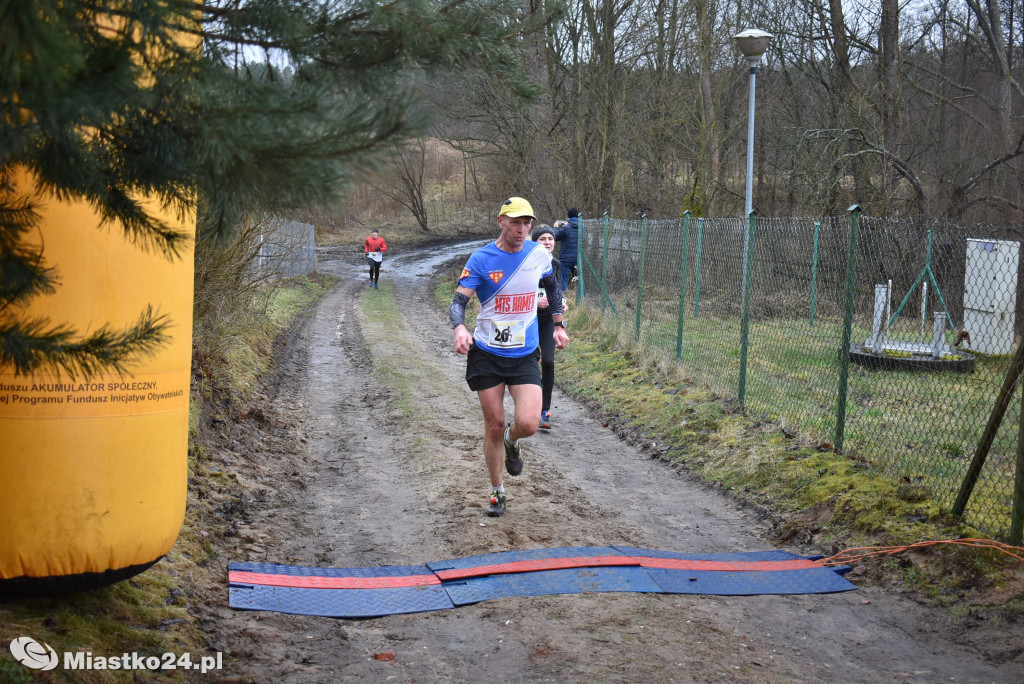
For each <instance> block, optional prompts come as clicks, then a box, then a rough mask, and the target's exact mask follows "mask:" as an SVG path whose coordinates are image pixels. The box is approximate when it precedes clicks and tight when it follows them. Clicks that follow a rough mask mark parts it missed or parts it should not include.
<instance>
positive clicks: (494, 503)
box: [486, 489, 505, 518]
mask: <svg viewBox="0 0 1024 684" xmlns="http://www.w3.org/2000/svg"><path fill="white" fill-rule="evenodd" d="M486 513H487V515H489V516H490V517H492V518H499V517H501V516H503V515H505V492H499V491H498V490H497V489H495V490H493V491H492V492H491V504H490V505H489V506H488V507H487V511H486Z"/></svg>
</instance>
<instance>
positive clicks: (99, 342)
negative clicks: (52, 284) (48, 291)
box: [0, 306, 171, 380]
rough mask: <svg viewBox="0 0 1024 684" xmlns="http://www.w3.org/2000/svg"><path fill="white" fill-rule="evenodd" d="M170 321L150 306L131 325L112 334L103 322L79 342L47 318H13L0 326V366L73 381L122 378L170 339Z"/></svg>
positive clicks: (25, 372) (67, 328) (70, 332)
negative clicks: (103, 375) (106, 375)
mask: <svg viewBox="0 0 1024 684" xmlns="http://www.w3.org/2000/svg"><path fill="white" fill-rule="evenodd" d="M170 325H171V320H170V317H169V316H167V315H159V316H158V315H156V314H155V313H154V312H153V308H152V306H150V307H147V308H146V310H145V311H144V312H143V314H142V315H141V316H140V317H139V320H138V322H137V323H135V325H133V326H130V327H128V328H125V329H124V330H122V331H120V332H116V331H114V330H112V329H111V327H110V326H109V325H105V326H103V327H102V328H101V329H100V330H98V331H96V332H95V333H93V334H92V335H89V336H88V337H85V338H84V339H79V340H75V339H74V332H73V331H72V330H71V329H70V328H69V327H68V326H64V325H58V326H53V327H49V326H50V321H49V320H48V319H46V318H36V319H33V320H28V321H13V322H11V323H8V324H7V325H0V367H4V366H6V367H8V368H13V369H14V374H15V375H30V374H33V373H40V372H42V373H53V374H55V375H58V376H59V375H61V374H62V373H66V374H67V375H68V376H69V377H70V378H71V379H72V380H74V379H77V378H78V377H79V376H81V377H82V378H83V379H85V380H89V379H91V378H93V377H96V376H97V375H99V374H101V373H117V374H118V375H122V376H123V375H125V374H127V373H128V372H129V368H130V367H131V366H132V365H134V364H136V363H138V362H139V361H140V360H141V359H142V358H143V357H146V356H151V355H153V354H154V353H155V352H156V351H158V350H159V349H160V347H162V346H164V345H165V344H166V343H167V342H168V341H169V340H170V337H169V336H168V335H167V329H168V328H169V327H170Z"/></svg>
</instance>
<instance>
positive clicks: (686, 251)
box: [676, 209, 690, 359]
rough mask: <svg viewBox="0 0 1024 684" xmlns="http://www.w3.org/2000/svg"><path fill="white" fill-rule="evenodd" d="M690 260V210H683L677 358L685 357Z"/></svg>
mask: <svg viewBox="0 0 1024 684" xmlns="http://www.w3.org/2000/svg"><path fill="white" fill-rule="evenodd" d="M689 261H690V210H689V209H687V210H686V211H684V212H683V265H682V267H681V268H680V273H679V326H678V327H677V328H676V358H677V359H682V358H683V315H684V314H685V313H686V267H687V265H688V264H689Z"/></svg>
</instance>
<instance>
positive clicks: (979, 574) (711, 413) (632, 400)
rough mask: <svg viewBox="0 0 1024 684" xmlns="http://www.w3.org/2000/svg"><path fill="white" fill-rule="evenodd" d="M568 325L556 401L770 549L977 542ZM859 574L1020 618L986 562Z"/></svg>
mask: <svg viewBox="0 0 1024 684" xmlns="http://www.w3.org/2000/svg"><path fill="white" fill-rule="evenodd" d="M461 266H462V264H461V263H449V264H447V265H445V267H443V268H442V269H439V280H438V283H437V286H436V287H435V299H436V301H437V303H438V305H439V306H442V307H447V306H448V304H449V303H450V302H451V298H452V294H453V292H454V283H455V281H456V278H457V276H458V269H459V268H461ZM568 320H569V330H570V337H571V342H570V345H569V347H568V348H567V349H566V350H564V351H561V352H559V353H558V354H557V355H556V364H557V366H556V368H557V370H556V379H557V381H558V384H559V386H560V387H561V388H562V390H563V391H565V392H567V393H568V394H570V395H572V396H573V397H574V398H576V399H577V400H579V401H583V402H584V403H586V404H588V405H589V406H590V407H591V409H592V410H593V411H594V412H595V413H596V414H598V415H599V416H601V417H602V422H603V424H604V425H605V426H606V427H609V428H612V429H614V430H616V431H617V432H618V433H619V435H620V436H622V437H623V438H625V439H626V440H627V441H630V442H632V443H633V444H635V445H637V446H638V447H640V448H641V449H643V450H644V451H646V452H647V453H649V454H650V455H651V456H652V457H655V458H659V459H661V460H662V461H664V462H666V463H667V464H669V465H671V466H672V467H675V468H678V469H685V470H686V471H687V472H689V473H692V474H694V475H696V476H697V477H699V478H700V479H701V480H703V481H705V482H707V483H709V484H711V485H713V486H716V487H719V488H720V489H722V490H723V491H726V492H728V493H729V494H730V495H732V496H734V497H736V498H738V499H739V500H741V501H742V502H744V503H746V504H747V505H750V506H752V507H755V508H756V509H757V510H758V512H759V513H760V515H762V516H764V517H765V518H767V519H769V520H771V521H773V528H774V535H775V538H776V541H777V543H779V544H785V545H787V546H790V547H796V548H799V549H801V550H802V552H804V553H807V554H815V553H817V554H825V555H831V554H833V553H837V552H838V551H841V550H843V549H846V548H851V547H857V546H900V545H907V544H911V543H914V542H917V541H923V540H935V539H954V538H956V537H979V536H982V535H981V534H980V533H979V532H978V531H977V530H976V529H973V528H971V527H969V526H967V525H964V524H962V523H960V522H959V521H957V520H955V519H953V518H951V517H950V516H948V515H947V514H946V513H944V512H943V509H942V508H941V506H940V504H939V503H938V502H937V501H936V500H935V499H934V498H933V497H932V495H931V494H930V493H929V491H928V489H926V488H925V487H923V486H921V485H920V484H919V483H915V482H914V481H913V480H908V479H895V478H891V477H888V476H886V475H884V474H883V473H882V472H881V471H880V470H879V469H877V468H875V467H873V466H871V465H870V464H869V463H868V462H867V460H866V459H864V458H863V457H862V456H858V455H856V454H850V455H846V454H840V453H836V452H835V451H834V449H832V446H831V445H830V444H826V443H822V442H820V441H818V440H816V439H813V438H812V437H811V436H810V435H809V434H806V433H801V432H799V429H798V428H790V427H787V425H786V424H783V423H780V422H776V421H769V420H764V419H763V418H762V419H759V418H757V417H755V416H753V415H750V414H749V413H748V414H745V413H743V412H742V411H740V410H739V409H738V406H737V405H736V403H735V401H734V400H733V399H732V398H730V397H724V396H722V395H721V394H718V393H716V391H715V390H714V388H713V387H711V386H710V385H709V384H708V383H705V382H701V381H696V380H694V379H693V377H691V375H690V374H689V373H688V371H687V369H686V366H685V365H680V364H677V363H675V362H674V361H672V360H668V359H666V358H665V356H664V355H663V354H651V353H650V351H649V350H648V349H647V348H646V347H645V346H644V345H642V344H639V343H637V342H636V341H635V338H634V336H633V335H631V334H630V330H628V329H627V330H625V331H624V334H623V331H622V330H621V326H616V325H614V324H611V323H609V321H608V320H607V319H605V318H603V317H602V316H601V315H600V312H599V311H597V310H595V309H591V308H588V307H572V309H571V310H570V313H569V316H568ZM859 565H861V567H859V568H854V572H855V573H856V574H858V575H860V576H861V577H862V578H864V579H865V580H867V581H875V582H879V583H882V584H887V585H898V586H900V587H901V588H904V589H908V590H911V591H912V592H913V593H914V594H915V595H917V596H920V597H922V598H928V599H930V600H934V601H936V602H938V603H940V604H944V605H947V606H949V607H951V608H953V609H956V610H972V609H975V607H976V606H979V605H985V606H989V607H992V606H999V607H1000V608H1001V610H1003V611H1006V612H1007V614H1021V613H1024V568H1021V567H1020V563H1019V562H1018V561H1014V560H1013V559H1011V558H1010V557H1008V556H1006V555H1003V554H1000V553H998V552H995V551H991V550H984V549H977V548H971V547H967V546H958V545H948V546H941V547H932V548H931V549H930V550H928V551H925V552H918V551H914V552H907V553H902V554H899V555H895V556H889V557H886V558H884V559H875V560H872V561H865V562H864V563H862V564H859Z"/></svg>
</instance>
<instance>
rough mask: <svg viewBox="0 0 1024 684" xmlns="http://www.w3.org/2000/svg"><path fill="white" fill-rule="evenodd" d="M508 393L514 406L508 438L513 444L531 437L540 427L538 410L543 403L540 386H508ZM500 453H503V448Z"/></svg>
mask: <svg viewBox="0 0 1024 684" xmlns="http://www.w3.org/2000/svg"><path fill="white" fill-rule="evenodd" d="M508 392H509V394H511V395H512V401H513V402H515V405H516V410H515V414H514V417H513V419H512V429H511V430H509V438H510V439H511V440H512V441H513V442H515V441H516V440H517V439H522V438H523V437H531V436H533V435H534V434H536V432H537V426H538V425H540V408H541V404H542V403H543V401H544V397H543V390H542V389H541V386H540V385H509V386H508ZM502 451H503V452H504V446H502Z"/></svg>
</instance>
